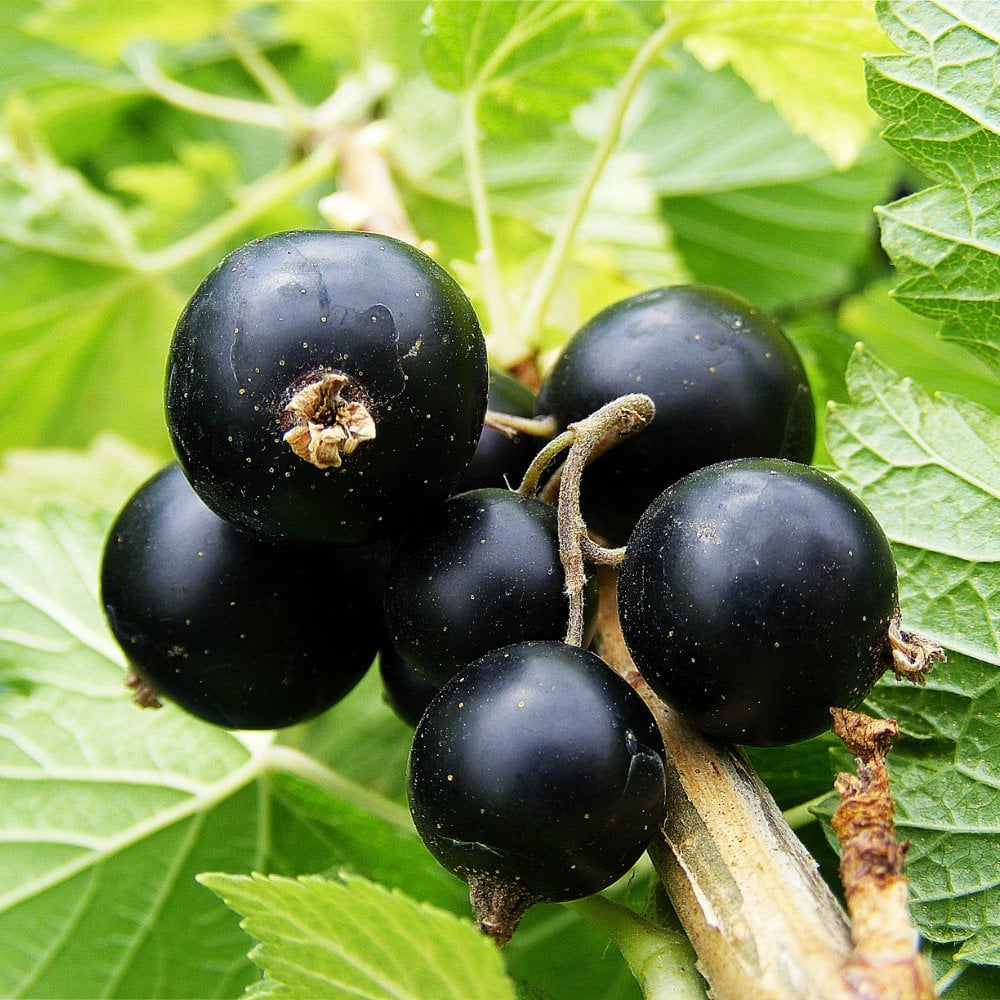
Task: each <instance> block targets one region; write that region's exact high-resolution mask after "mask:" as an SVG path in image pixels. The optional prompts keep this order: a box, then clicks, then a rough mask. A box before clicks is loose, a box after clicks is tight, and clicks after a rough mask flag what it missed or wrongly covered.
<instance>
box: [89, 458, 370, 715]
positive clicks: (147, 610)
mask: <svg viewBox="0 0 1000 1000" xmlns="http://www.w3.org/2000/svg"><path fill="white" fill-rule="evenodd" d="M385 548H386V547H384V546H381V545H379V546H368V547H364V548H359V549H339V548H332V547H330V548H322V549H321V548H317V546H315V545H313V546H304V545H291V544H288V543H274V542H271V541H267V540H263V539H258V538H255V537H253V536H251V535H247V534H245V533H243V532H241V531H238V530H237V529H236V528H234V527H233V526H232V525H231V524H229V523H228V522H227V521H223V520H222V519H221V518H219V517H217V516H216V515H215V514H213V513H212V512H211V511H210V510H209V509H208V508H207V507H206V506H205V505H204V504H203V503H202V502H201V500H199V499H198V497H197V495H196V494H195V493H194V492H193V490H192V489H191V487H190V486H189V485H188V483H187V481H186V480H185V478H184V476H183V474H182V473H181V470H180V469H179V468H178V467H177V466H176V465H170V466H168V467H167V468H166V469H164V470H163V471H161V472H160V473H158V474H157V475H156V476H154V477H153V478H152V479H150V480H149V481H148V482H146V483H145V484H144V485H143V486H141V487H140V488H139V490H138V491H137V492H136V493H135V494H134V495H133V496H132V498H131V499H130V500H129V501H128V502H127V503H126V505H125V507H124V508H123V509H122V511H121V513H120V514H119V515H118V517H117V519H116V520H115V522H114V524H113V525H112V527H111V531H110V532H109V534H108V538H107V542H106V544H105V548H104V556H103V561H102V565H101V599H102V602H103V606H104V610H105V613H106V615H107V619H108V622H109V624H110V626H111V631H112V633H113V634H114V637H115V639H116V640H117V641H118V644H119V645H120V646H121V648H122V650H123V651H124V653H125V656H126V658H127V659H128V661H129V664H130V666H131V667H132V670H133V671H134V673H135V674H136V675H138V677H139V678H140V679H141V680H142V681H144V682H145V683H146V684H148V685H150V686H152V688H153V689H154V690H155V691H156V693H157V694H161V695H163V696H164V697H166V698H169V699H170V700H172V701H174V702H176V703H177V704H178V705H180V706H181V708H183V709H185V710H186V711H188V712H190V713H191V714H192V715H196V716H198V718H200V719H204V720H205V721H207V722H212V723H215V724H216V725H220V726H227V727H230V728H233V729H277V728H279V727H282V726H290V725H292V724H294V723H297V722H302V721H304V720H305V719H309V718H311V717H313V716H315V715H318V714H319V713H320V712H323V711H325V710H326V709H327V708H329V707H330V706H331V705H333V704H334V703H335V702H337V701H339V700H340V699H341V698H343V697H344V696H345V695H346V694H347V693H348V692H349V691H350V690H351V689H352V688H353V687H354V685H355V684H356V683H357V682H358V681H359V680H360V679H361V677H362V676H363V675H364V673H365V671H366V670H367V669H368V667H369V665H370V664H371V662H372V660H373V659H374V657H375V652H376V649H377V646H378V642H379V637H380V629H381V628H382V626H381V621H380V618H381V615H380V610H381V609H380V604H379V597H380V590H381V586H380V584H381V575H382V574H384V571H385V569H384V566H385V561H386V560H385Z"/></svg>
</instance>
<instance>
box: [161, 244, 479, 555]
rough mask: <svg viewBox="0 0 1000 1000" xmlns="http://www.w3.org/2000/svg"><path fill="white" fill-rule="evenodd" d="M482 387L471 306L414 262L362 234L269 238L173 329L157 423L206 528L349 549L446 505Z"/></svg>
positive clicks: (471, 440)
mask: <svg viewBox="0 0 1000 1000" xmlns="http://www.w3.org/2000/svg"><path fill="white" fill-rule="evenodd" d="M487 377H488V376H487V365H486V348H485V343H484V341H483V337H482V332H481V331H480V328H479V322H478V320H477V319H476V315H475V313H474V311H473V309H472V306H471V305H470V303H469V301H468V299H467V298H466V297H465V295H464V294H463V292H462V290H461V289H460V288H459V286H458V285H457V284H456V282H455V281H454V280H453V279H452V278H451V277H450V276H449V275H448V274H447V272H445V271H444V270H443V269H442V268H441V267H439V266H438V265H437V264H435V263H434V261H432V260H431V259H430V258H429V257H427V256H426V255H425V254H423V253H421V252H420V251H419V250H416V249H415V248H413V247H411V246H409V245H407V244H405V243H401V242H399V241H398V240H394V239H391V238H389V237H387V236H376V235H373V234H370V233H341V232H329V231H325V232H324V231H316V232H309V231H298V232H287V233H277V234H274V235H272V236H268V237H265V238H264V239H260V240H254V241H253V242H251V243H248V244H246V245H245V246H242V247H240V248H239V249H238V250H235V251H234V252H233V253H232V254H230V255H229V256H228V257H227V258H226V259H225V260H224V261H222V263H221V264H220V265H219V266H218V267H217V268H216V269H215V270H214V271H212V273H211V274H209V275H208V276H207V277H206V278H205V280H204V281H203V282H202V283H201V285H200V286H199V288H198V289H197V291H196V292H195V294H194V296H193V297H192V299H191V301H190V302H189V303H188V304H187V306H186V307H185V309H184V311H183V312H182V314H181V317H180V319H179V321H178V324H177V328H176V330H175V332H174V338H173V342H172V344H171V348H170V356H169V363H168V370H167V391H166V406H167V422H168V427H169V430H170V433H171V437H172V439H173V443H174V447H175V450H176V452H177V456H178V460H179V461H180V464H181V466H182V468H183V469H184V472H185V474H186V475H187V476H188V479H189V480H190V482H191V484H192V486H193V487H194V488H195V491H196V492H197V493H198V495H199V496H200V497H201V498H202V499H203V500H204V502H205V503H206V504H207V505H208V506H209V507H211V508H212V510H214V511H215V512H216V513H217V514H218V515H219V516H220V517H224V518H226V519H227V520H229V521H231V522H232V523H234V524H236V525H237V526H239V527H242V528H244V529H246V530H248V531H253V532H256V533H259V534H266V535H269V536H272V537H277V538H291V539H300V540H308V541H320V542H332V543H335V544H342V545H354V544H360V543H366V542H369V541H372V540H375V539H379V538H387V537H390V536H391V535H393V534H396V533H398V532H399V531H400V530H402V528H403V526H404V525H405V523H407V522H408V521H409V520H411V519H412V517H413V515H414V513H415V512H416V511H418V510H419V509H421V508H422V507H427V506H430V505H432V504H433V503H436V502H437V501H440V500H443V499H444V498H445V497H447V496H448V495H449V494H450V493H451V492H452V491H453V489H454V487H455V485H456V483H457V482H458V480H459V478H460V477H461V475H462V473H463V472H464V471H465V467H466V465H467V464H468V462H469V460H470V458H471V457H472V454H473V452H474V450H475V447H476V442H477V441H478V440H479V435H480V431H481V429H482V422H483V415H484V413H485V409H486V392H487Z"/></svg>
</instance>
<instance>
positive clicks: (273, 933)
mask: <svg viewBox="0 0 1000 1000" xmlns="http://www.w3.org/2000/svg"><path fill="white" fill-rule="evenodd" d="M199 881H200V882H202V883H203V884H204V885H206V886H208V888H210V889H211V890H212V891H213V892H215V893H217V894H218V895H219V896H220V897H222V899H223V900H225V902H226V904H227V905H228V906H230V907H231V908H232V909H234V910H236V911H237V912H238V913H239V914H240V915H241V916H242V917H243V920H242V921H241V926H242V927H243V928H244V929H245V930H246V931H247V932H248V933H249V934H251V935H252V936H253V937H255V938H256V939H257V940H258V942H259V943H258V944H257V945H256V946H255V947H254V949H253V951H252V952H251V957H252V958H253V960H254V962H256V963H257V964H258V965H259V966H260V967H261V968H262V969H264V971H265V972H266V974H267V976H268V977H269V979H270V982H271V986H270V992H269V993H266V994H264V995H269V996H274V997H293V996H300V997H301V996H308V997H316V998H320V997H343V996H357V997H369V998H372V1000H375V998H394V997H399V998H404V997H427V998H430V997H433V998H434V1000H468V998H469V997H477V998H482V1000H514V996H515V994H514V989H513V985H512V984H511V982H510V980H509V979H508V978H507V977H506V975H505V974H504V972H503V965H502V963H501V960H500V955H499V952H498V951H497V949H496V947H495V946H494V945H493V944H492V943H491V942H489V941H488V940H487V939H486V938H484V937H483V936H482V935H481V934H479V933H478V932H477V931H476V930H475V929H474V928H473V927H472V925H471V923H469V922H468V921H463V920H459V919H458V918H457V917H455V916H453V915H452V914H450V913H446V912H444V911H443V910H438V909H435V908H434V907H431V906H428V905H426V904H421V903H418V902H416V901H415V900H412V899H410V898H409V897H408V896H404V895H403V894H402V893H400V892H398V891H393V890H389V889H386V888H384V887H383V886H380V885H376V884H375V883H373V882H369V881H367V880H366V879H363V878H360V877H358V876H355V875H347V874H343V875H341V877H340V878H339V879H319V878H309V877H304V878H299V879H288V878H277V877H273V876H272V877H270V878H267V877H264V876H261V875H253V876H249V877H247V876H236V875H223V874H205V875H201V876H199ZM257 995H260V994H259V993H258V994H257Z"/></svg>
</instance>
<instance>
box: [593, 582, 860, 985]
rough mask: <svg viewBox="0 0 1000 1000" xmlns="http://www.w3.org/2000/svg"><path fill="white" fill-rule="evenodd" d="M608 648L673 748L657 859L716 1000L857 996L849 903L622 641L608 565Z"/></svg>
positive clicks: (604, 597) (753, 785)
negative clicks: (644, 674) (848, 969)
mask: <svg viewBox="0 0 1000 1000" xmlns="http://www.w3.org/2000/svg"><path fill="white" fill-rule="evenodd" d="M601 573H602V583H603V586H602V594H601V606H600V610H599V615H600V621H599V623H598V643H599V647H600V652H601V655H602V656H603V657H604V659H605V660H606V661H607V662H608V663H609V664H610V665H611V666H612V667H613V668H614V669H615V670H616V671H618V672H619V673H621V674H622V675H623V676H625V677H626V679H628V680H629V681H630V682H631V683H632V684H633V686H634V687H635V688H636V689H637V690H638V691H639V693H640V694H642V695H643V697H644V698H645V699H646V701H647V704H649V706H650V708H651V709H652V710H653V713H654V715H655V716H656V719H657V722H658V723H659V725H660V730H661V732H662V733H663V739H664V743H665V745H666V749H667V781H668V801H669V808H668V816H667V820H666V822H665V823H664V826H663V828H662V831H661V836H658V837H656V838H655V839H654V841H653V843H652V844H651V845H650V850H649V853H650V856H651V858H652V859H653V864H654V865H655V867H656V870H657V872H658V874H659V876H660V878H661V880H662V881H663V884H664V886H665V888H666V890H667V893H668V895H669V896H670V899H671V902H672V903H673V905H674V908H675V909H676V911H677V915H678V917H679V918H680V920H681V923H682V924H683V926H684V930H685V932H686V933H687V934H688V937H689V938H690V939H691V942H692V944H693V945H694V947H695V950H696V951H697V953H698V968H699V971H700V972H701V973H702V975H703V976H705V978H706V979H707V980H708V981H709V982H710V983H711V984H712V997H713V998H714V1000H750V998H753V1000H770V998H773V1000H793V998H794V1000H857V998H858V994H857V993H856V992H855V991H854V990H852V988H851V987H850V986H849V984H848V982H847V980H846V979H845V977H844V974H843V971H844V968H845V966H846V965H847V963H848V961H849V959H850V957H851V947H852V945H851V937H850V933H849V929H848V925H847V921H846V918H845V915H844V912H843V910H842V909H841V907H840V905H839V904H838V903H837V901H836V899H835V898H834V896H833V894H832V893H831V891H830V889H829V887H828V886H827V885H826V883H825V882H824V881H823V879H822V878H821V877H820V875H819V873H818V871H817V869H816V864H815V862H814V861H813V859H812V858H811V857H810V855H809V854H808V852H807V851H806V850H805V848H804V847H803V846H802V844H801V842H800V841H799V839H798V838H797V837H796V836H795V834H794V832H793V831H792V830H791V828H790V827H789V826H788V824H787V823H786V822H785V821H784V818H783V817H782V815H781V812H780V810H779V809H778V807H777V805H776V804H775V802H774V799H773V798H772V796H771V794H770V792H768V791H767V789H766V788H765V787H764V786H763V785H762V784H761V782H760V781H759V780H758V779H757V777H756V775H754V773H753V771H752V770H751V768H750V766H749V764H748V763H747V761H746V759H745V758H744V757H743V756H742V754H740V753H739V751H738V750H736V749H735V748H733V747H730V746H728V745H726V744H723V743H720V742H718V741H716V740H712V739H709V738H707V737H705V736H703V735H702V734H700V733H698V732H696V731H695V730H694V729H692V728H691V727H690V726H689V725H688V724H687V723H686V722H684V720H683V719H681V718H680V716H679V715H678V714H677V713H676V712H674V711H673V710H672V709H670V708H669V707H668V706H667V705H665V704H664V703H663V702H661V701H660V700H659V699H657V698H656V696H655V695H653V694H652V692H651V691H650V690H649V688H648V686H647V685H646V684H645V682H644V681H643V680H642V678H641V677H640V675H639V674H638V672H637V671H636V669H635V666H634V664H633V663H632V660H631V657H630V656H629V654H628V650H627V649H626V648H625V644H624V641H623V640H622V637H621V630H620V628H619V625H618V613H617V606H616V601H615V587H614V572H613V571H612V570H610V569H607V568H602V569H601Z"/></svg>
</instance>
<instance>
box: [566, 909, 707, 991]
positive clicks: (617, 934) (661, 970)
mask: <svg viewBox="0 0 1000 1000" xmlns="http://www.w3.org/2000/svg"><path fill="white" fill-rule="evenodd" d="M565 905H566V906H568V907H569V908H570V909H572V910H575V911H576V912H577V913H578V914H580V916H581V917H583V918H584V919H585V920H587V921H588V922H589V923H591V924H593V925H594V926H595V927H597V928H598V929H599V930H601V931H603V932H604V933H605V934H606V935H607V936H608V937H609V938H610V939H611V941H612V942H613V943H614V944H615V947H617V948H618V950H619V951H620V952H621V953H622V958H624V959H625V963H626V964H627V965H628V967H629V969H630V970H631V972H632V975H633V976H635V979H636V982H637V983H638V984H639V985H640V987H642V993H643V996H644V997H645V998H646V1000H705V996H706V993H705V980H704V979H703V978H702V977H701V975H700V974H699V972H698V970H697V968H696V962H697V956H696V955H695V951H694V948H692V947H691V942H690V941H688V939H687V937H686V936H685V934H684V932H683V931H682V930H680V928H679V927H678V929H677V930H672V929H669V928H664V927H658V926H657V925H656V924H653V923H650V921H648V920H646V919H645V918H644V917H641V916H639V914H637V913H634V912H633V911H632V910H630V909H629V908H628V907H627V906H622V905H621V904H619V903H614V902H612V901H611V900H610V899H606V898H605V897H604V896H588V897H587V898H586V899H579V900H576V901H575V902H572V903H567V904H565Z"/></svg>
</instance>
